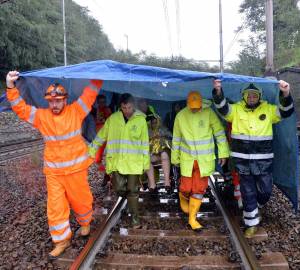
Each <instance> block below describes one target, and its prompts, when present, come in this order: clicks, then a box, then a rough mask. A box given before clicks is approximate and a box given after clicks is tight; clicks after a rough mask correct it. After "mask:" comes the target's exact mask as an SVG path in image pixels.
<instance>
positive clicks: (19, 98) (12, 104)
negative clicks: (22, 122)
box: [9, 97, 23, 106]
mask: <svg viewBox="0 0 300 270" xmlns="http://www.w3.org/2000/svg"><path fill="white" fill-rule="evenodd" d="M22 100H23V98H22V97H18V98H16V99H14V100H12V101H10V102H9V103H10V105H11V106H16V105H18V104H19V103H20V102H21V101H22Z"/></svg>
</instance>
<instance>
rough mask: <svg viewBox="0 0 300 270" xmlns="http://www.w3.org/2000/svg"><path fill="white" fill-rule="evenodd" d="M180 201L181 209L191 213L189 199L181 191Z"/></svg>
mask: <svg viewBox="0 0 300 270" xmlns="http://www.w3.org/2000/svg"><path fill="white" fill-rule="evenodd" d="M179 201H180V208H181V210H182V211H183V212H184V213H186V214H188V213H189V200H188V199H187V198H186V197H185V196H184V195H183V194H182V193H181V192H179Z"/></svg>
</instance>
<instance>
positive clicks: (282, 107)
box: [279, 103, 294, 112]
mask: <svg viewBox="0 0 300 270" xmlns="http://www.w3.org/2000/svg"><path fill="white" fill-rule="evenodd" d="M293 107H294V104H293V103H292V104H290V105H289V106H286V107H284V106H282V105H281V104H279V109H280V110H282V111H285V112H286V111H288V110H290V109H292V108H293Z"/></svg>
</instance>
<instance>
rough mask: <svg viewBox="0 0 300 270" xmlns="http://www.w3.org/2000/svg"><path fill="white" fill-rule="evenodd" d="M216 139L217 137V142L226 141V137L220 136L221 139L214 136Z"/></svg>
mask: <svg viewBox="0 0 300 270" xmlns="http://www.w3.org/2000/svg"><path fill="white" fill-rule="evenodd" d="M216 139H217V143H221V142H226V138H221V139H218V138H216Z"/></svg>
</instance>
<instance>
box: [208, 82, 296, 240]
mask: <svg viewBox="0 0 300 270" xmlns="http://www.w3.org/2000/svg"><path fill="white" fill-rule="evenodd" d="M213 86H214V89H213V92H212V94H213V99H214V103H215V106H216V108H217V109H218V111H219V112H220V114H221V115H223V117H224V119H225V120H226V121H228V122H231V123H232V132H231V153H230V155H231V157H232V161H233V164H234V166H235V168H236V170H237V172H238V174H239V176H240V190H241V194H242V200H243V208H244V211H243V216H244V223H245V225H246V230H245V237H247V238H251V237H253V236H254V235H255V233H256V231H257V226H258V224H259V223H260V219H261V217H260V216H259V212H258V208H259V207H262V206H263V205H265V204H266V203H267V202H268V200H269V199H270V196H271V192H272V184H273V179H272V162H273V156H274V154H273V146H272V144H273V124H275V123H277V122H279V121H280V120H282V119H283V118H286V117H289V116H290V115H291V114H292V113H293V111H294V106H293V99H292V97H291V95H290V85H289V84H288V83H287V82H285V81H279V89H280V93H279V101H280V104H279V106H277V105H272V104H268V103H267V102H266V101H263V100H262V91H261V90H260V89H259V88H258V87H257V86H255V85H254V84H252V83H251V84H249V86H247V87H246V88H245V89H244V90H243V91H242V98H243V99H242V100H241V101H240V102H238V103H235V104H229V103H228V101H227V100H226V98H225V97H224V94H223V90H222V85H221V81H220V80H215V81H214V83H213Z"/></svg>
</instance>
